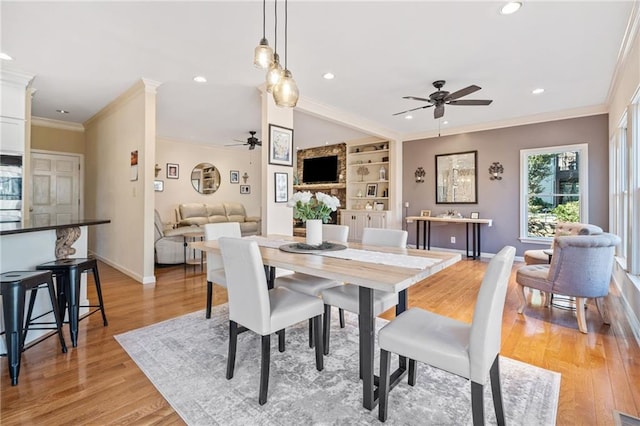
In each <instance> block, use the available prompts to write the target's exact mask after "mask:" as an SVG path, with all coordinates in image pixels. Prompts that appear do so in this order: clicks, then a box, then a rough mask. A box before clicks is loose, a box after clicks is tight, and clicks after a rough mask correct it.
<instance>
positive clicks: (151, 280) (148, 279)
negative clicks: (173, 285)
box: [91, 252, 156, 285]
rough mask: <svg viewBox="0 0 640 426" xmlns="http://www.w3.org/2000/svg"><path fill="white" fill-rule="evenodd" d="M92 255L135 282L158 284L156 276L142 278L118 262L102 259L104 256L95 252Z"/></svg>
mask: <svg viewBox="0 0 640 426" xmlns="http://www.w3.org/2000/svg"><path fill="white" fill-rule="evenodd" d="M91 255H92V256H93V257H95V258H96V259H98V260H99V261H101V262H104V263H106V264H107V265H109V266H111V267H112V268H114V269H117V270H118V271H120V272H122V273H123V274H125V275H127V276H129V277H131V278H133V279H134V280H136V281H138V282H139V283H141V284H145V285H146V284H155V283H156V277H155V275H151V276H147V277H145V276H142V275H140V274H138V273H135V272H134V271H131V270H129V269H127V268H126V267H124V266H122V265H120V264H118V263H116V262H113V261H111V260H109V259H107V258H105V257H102V256H100V255H98V254H96V253H94V252H91Z"/></svg>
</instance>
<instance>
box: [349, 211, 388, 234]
mask: <svg viewBox="0 0 640 426" xmlns="http://www.w3.org/2000/svg"><path fill="white" fill-rule="evenodd" d="M388 223H389V211H367V210H341V211H340V225H347V226H349V241H361V240H362V230H363V229H364V228H386V227H387V226H388Z"/></svg>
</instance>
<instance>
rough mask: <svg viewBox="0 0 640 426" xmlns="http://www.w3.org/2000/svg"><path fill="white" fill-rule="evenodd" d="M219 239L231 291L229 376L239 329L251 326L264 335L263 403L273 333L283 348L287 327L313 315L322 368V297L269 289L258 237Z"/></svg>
mask: <svg viewBox="0 0 640 426" xmlns="http://www.w3.org/2000/svg"><path fill="white" fill-rule="evenodd" d="M218 242H219V244H220V251H221V252H222V259H223V261H224V269H225V275H226V279H227V291H228V294H229V356H228V358H227V379H232V378H233V373H234V368H235V358H236V347H237V341H238V333H242V332H243V331H247V330H251V331H253V332H254V333H257V334H259V335H260V336H262V361H261V369H260V391H259V396H258V402H259V404H260V405H263V404H265V403H266V402H267V393H268V388H269V364H270V357H271V334H273V333H277V334H278V343H279V345H278V347H279V350H280V352H283V351H284V329H285V327H289V326H291V325H293V324H296V323H298V322H301V321H306V320H307V319H309V318H312V319H313V325H314V329H315V330H314V331H315V336H316V337H315V347H316V350H315V352H316V369H317V370H318V371H322V369H323V358H322V357H323V353H322V339H321V336H322V334H321V333H322V331H321V328H320V320H321V316H322V308H323V306H322V301H321V300H320V299H319V298H317V297H313V296H307V295H306V294H301V293H297V292H295V291H291V290H288V289H286V288H274V289H272V290H269V289H267V279H266V276H265V273H264V268H263V264H262V256H261V255H260V249H259V248H258V244H257V243H256V242H255V241H251V240H243V239H241V238H229V237H221V238H220V239H218Z"/></svg>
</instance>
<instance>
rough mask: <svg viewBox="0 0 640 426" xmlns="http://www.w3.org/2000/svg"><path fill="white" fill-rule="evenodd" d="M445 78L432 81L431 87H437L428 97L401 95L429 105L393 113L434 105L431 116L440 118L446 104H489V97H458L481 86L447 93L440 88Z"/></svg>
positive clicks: (475, 90)
mask: <svg viewBox="0 0 640 426" xmlns="http://www.w3.org/2000/svg"><path fill="white" fill-rule="evenodd" d="M445 83H446V81H445V80H436V81H434V82H433V87H435V88H436V89H438V90H437V91H435V92H433V93H432V94H430V95H429V99H427V98H418V97H416V96H403V97H402V99H414V100H416V101H423V102H429V105H425V106H421V107H418V108H413V109H409V110H407V111H402V112H397V113H395V114H393V115H401V114H406V113H408V112H411V111H416V110H419V109H425V108H430V107H432V106H435V109H434V110H433V118H440V117H442V116H443V115H444V106H445V104H448V105H489V104H490V103H491V102H493V100H489V99H459V98H461V97H463V96H467V95H470V94H471V93H474V92H477V91H478V90H480V89H481V88H480V87H479V86H476V85H475V84H472V85H471V86H468V87H465V88H464V89H460V90H458V91H457V92H453V93H449V92H447V91H446V90H441V89H442V87H443V86H444V84H445Z"/></svg>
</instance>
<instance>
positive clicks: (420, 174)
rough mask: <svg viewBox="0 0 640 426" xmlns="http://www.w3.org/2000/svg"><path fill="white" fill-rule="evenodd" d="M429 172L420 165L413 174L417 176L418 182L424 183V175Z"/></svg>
mask: <svg viewBox="0 0 640 426" xmlns="http://www.w3.org/2000/svg"><path fill="white" fill-rule="evenodd" d="M426 174H427V173H426V172H425V171H424V169H423V168H422V166H420V167H418V168H417V169H416V171H415V173H414V174H413V175H414V176H415V177H416V182H417V183H424V176H425V175H426Z"/></svg>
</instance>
